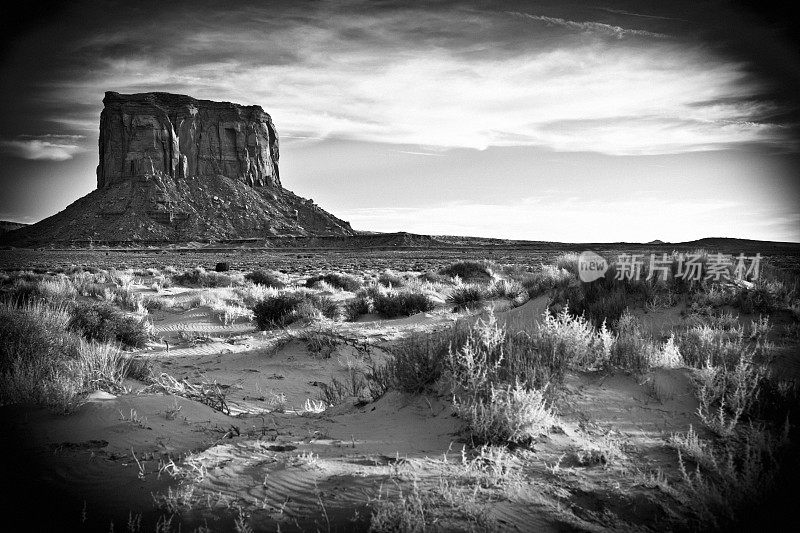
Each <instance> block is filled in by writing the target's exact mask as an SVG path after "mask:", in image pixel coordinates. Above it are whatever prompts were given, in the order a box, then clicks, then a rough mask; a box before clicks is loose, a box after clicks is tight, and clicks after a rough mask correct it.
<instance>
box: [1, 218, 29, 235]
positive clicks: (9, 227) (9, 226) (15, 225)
mask: <svg viewBox="0 0 800 533" xmlns="http://www.w3.org/2000/svg"><path fill="white" fill-rule="evenodd" d="M26 226H28V224H23V223H21V222H9V221H8V220H0V235H3V234H4V233H8V232H9V231H14V230H17V229H20V228H24V227H26Z"/></svg>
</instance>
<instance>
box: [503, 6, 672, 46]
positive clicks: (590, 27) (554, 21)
mask: <svg viewBox="0 0 800 533" xmlns="http://www.w3.org/2000/svg"><path fill="white" fill-rule="evenodd" d="M508 14H509V15H514V16H516V17H524V18H526V19H528V20H533V21H536V22H543V23H545V24H550V25H553V26H561V27H564V28H568V29H570V30H577V31H588V32H597V33H602V34H605V35H610V36H612V37H616V38H617V39H622V38H623V37H631V36H636V37H652V38H656V39H662V38H666V37H668V35H665V34H663V33H655V32H651V31H647V30H637V29H631V28H623V27H620V26H613V25H611V24H605V23H602V22H592V21H588V22H575V21H574V20H566V19H562V18H557V17H545V16H542V15H531V14H529V13H520V12H519V11H509V12H508Z"/></svg>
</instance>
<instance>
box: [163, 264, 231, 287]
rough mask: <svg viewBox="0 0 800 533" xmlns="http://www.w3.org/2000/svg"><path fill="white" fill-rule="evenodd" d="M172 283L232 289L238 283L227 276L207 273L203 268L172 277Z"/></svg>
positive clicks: (219, 273) (218, 273)
mask: <svg viewBox="0 0 800 533" xmlns="http://www.w3.org/2000/svg"><path fill="white" fill-rule="evenodd" d="M172 281H173V283H175V284H177V285H183V286H188V287H210V288H211V287H232V286H235V285H238V284H239V283H238V281H237V280H236V279H235V278H234V277H233V276H231V275H229V274H224V273H221V272H208V271H206V269H204V268H203V267H197V268H195V269H193V270H188V271H186V272H184V273H182V274H175V275H173V276H172Z"/></svg>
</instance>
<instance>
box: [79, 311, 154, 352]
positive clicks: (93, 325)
mask: <svg viewBox="0 0 800 533" xmlns="http://www.w3.org/2000/svg"><path fill="white" fill-rule="evenodd" d="M69 315H70V319H69V328H70V329H71V330H73V331H76V332H79V333H80V334H81V335H83V336H84V337H86V338H87V339H89V340H95V341H99V342H119V343H122V344H125V345H128V346H132V347H135V348H142V347H144V346H145V344H147V340H148V337H149V327H148V324H147V322H146V321H144V320H141V319H138V318H134V317H130V316H127V315H125V313H123V312H122V311H120V310H119V309H117V308H115V307H114V306H113V305H111V304H109V303H107V302H75V303H74V304H73V305H72V306H70V308H69Z"/></svg>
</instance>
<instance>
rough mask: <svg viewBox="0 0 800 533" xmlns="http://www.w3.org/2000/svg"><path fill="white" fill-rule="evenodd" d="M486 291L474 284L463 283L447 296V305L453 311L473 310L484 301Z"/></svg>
mask: <svg viewBox="0 0 800 533" xmlns="http://www.w3.org/2000/svg"><path fill="white" fill-rule="evenodd" d="M487 295H488V293H487V291H486V289H485V288H484V287H482V286H480V285H478V284H475V283H464V284H460V285H457V286H456V287H454V288H453V290H452V291H451V292H450V294H449V295H448V296H447V303H448V304H450V305H452V306H453V308H454V309H455V310H461V309H475V308H477V307H480V306H481V305H482V304H483V302H484V301H485V300H486V297H487Z"/></svg>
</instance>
